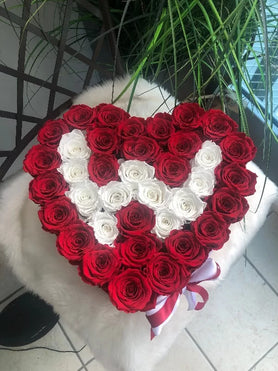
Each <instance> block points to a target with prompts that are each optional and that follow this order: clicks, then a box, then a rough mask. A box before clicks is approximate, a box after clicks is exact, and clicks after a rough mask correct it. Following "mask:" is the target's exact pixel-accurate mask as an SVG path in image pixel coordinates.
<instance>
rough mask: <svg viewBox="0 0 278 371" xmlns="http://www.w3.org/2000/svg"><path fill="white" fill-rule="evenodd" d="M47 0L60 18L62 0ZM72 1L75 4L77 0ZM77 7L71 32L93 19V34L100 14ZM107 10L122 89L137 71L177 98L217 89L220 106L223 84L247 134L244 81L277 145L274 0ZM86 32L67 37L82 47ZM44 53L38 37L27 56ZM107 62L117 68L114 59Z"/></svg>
mask: <svg viewBox="0 0 278 371" xmlns="http://www.w3.org/2000/svg"><path fill="white" fill-rule="evenodd" d="M50 1H51V2H52V0H34V1H33V6H35V10H34V13H33V14H34V16H36V15H37V13H39V11H40V9H41V8H42V7H43V6H45V4H46V3H47V2H50ZM89 1H90V4H91V5H93V6H95V7H98V6H99V1H97V0H89ZM53 2H54V3H56V5H57V9H59V12H60V15H61V18H62V16H63V12H64V5H65V3H66V2H67V0H59V1H58V0H53ZM76 4H77V5H78V0H76ZM77 5H75V10H76V11H79V17H77V18H76V19H75V20H73V21H71V23H70V27H71V28H72V29H74V28H76V29H77V28H78V29H79V30H80V28H82V23H81V22H85V24H86V25H87V26H88V25H90V24H93V25H94V31H95V28H96V26H97V25H99V27H100V21H99V18H97V17H95V16H93V15H92V14H91V13H89V12H87V11H86V10H85V11H84V9H82V8H80V7H78V6H77ZM109 10H110V15H111V19H112V23H113V27H112V29H111V30H106V31H105V34H109V32H111V31H112V30H113V31H114V32H115V33H116V37H117V45H118V47H119V51H120V54H121V56H122V59H123V62H124V66H125V70H126V72H129V73H130V74H131V80H130V82H129V85H128V86H130V85H131V84H134V83H136V81H137V79H138V77H139V76H143V77H145V78H148V79H151V80H156V81H159V82H160V84H162V85H168V87H169V86H170V88H171V89H170V90H171V92H172V93H173V94H175V96H176V97H178V98H182V99H187V100H191V101H198V102H199V103H201V104H205V101H204V99H203V97H204V96H206V95H208V94H216V95H218V96H219V97H220V101H221V102H222V105H223V108H224V109H225V107H224V106H225V105H224V103H225V96H226V93H227V89H228V90H229V91H232V92H233V96H234V97H235V100H236V102H237V105H238V110H239V121H240V125H241V130H243V131H245V132H247V133H248V131H249V130H248V123H247V119H246V113H245V97H244V95H243V91H242V87H243V86H244V87H245V91H247V92H248V96H249V99H250V100H251V101H252V103H253V104H254V106H256V107H257V109H258V111H259V114H260V115H261V118H262V119H263V120H264V121H265V124H266V128H267V131H266V135H267V134H268V133H270V134H271V135H272V137H273V138H274V140H275V141H276V142H278V138H277V136H276V135H275V133H274V130H273V103H272V102H273V96H272V78H273V71H274V68H273V64H274V65H277V45H278V42H277V34H278V32H277V25H278V5H277V1H275V0H230V1H226V0H135V1H134V0H125V1H123V0H114V1H110V9H109ZM32 17H33V16H32ZM61 31H62V30H61V27H60V26H59V27H54V28H53V30H51V31H49V32H48V34H49V35H50V36H57V35H58V34H59V33H60V32H61ZM94 31H93V32H94ZM87 36H88V34H86V33H85V32H84V31H83V33H82V32H81V35H80V33H76V34H72V35H71V39H70V40H68V41H69V43H76V42H79V43H80V45H82V40H83V39H85V38H87ZM90 37H91V43H92V45H93V47H94V45H95V43H96V42H97V41H98V40H99V38H100V37H101V36H99V35H98V34H96V33H95V34H94V33H92V32H90ZM46 50H47V42H46V41H41V42H40V43H39V44H38V45H36V46H35V47H34V48H33V50H32V52H31V54H32V55H33V54H36V58H35V60H36V59H37V58H39V56H40V55H42V54H43V53H44V52H46ZM275 58H276V59H275ZM30 60H31V58H30ZM250 60H252V61H253V63H254V64H255V65H256V66H257V70H258V71H259V73H260V77H261V84H262V87H263V89H264V90H265V105H266V107H265V108H266V110H265V112H266V113H265V112H264V111H263V109H262V107H261V105H260V104H259V103H258V101H257V98H256V94H255V91H254V87H253V86H252V84H251V76H250V73H249V69H248V61H250ZM27 63H28V59H27ZM106 67H107V69H110V70H113V69H114V70H115V65H113V63H111V65H110V66H108V65H107V66H106ZM32 68H34V59H33V62H32V64H31V69H32ZM72 72H73V73H74V72H75V71H72ZM276 74H277V70H276ZM192 81H193V83H192ZM184 85H188V86H190V89H189V90H190V91H189V92H188V91H187V93H186V94H181V93H180V92H181V86H184ZM128 86H127V87H126V89H127V88H128ZM115 99H117V97H115ZM130 99H132V94H131V97H130Z"/></svg>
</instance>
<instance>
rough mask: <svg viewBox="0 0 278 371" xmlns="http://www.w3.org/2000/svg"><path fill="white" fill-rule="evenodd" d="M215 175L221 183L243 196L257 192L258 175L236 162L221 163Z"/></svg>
mask: <svg viewBox="0 0 278 371" xmlns="http://www.w3.org/2000/svg"><path fill="white" fill-rule="evenodd" d="M215 175H216V179H217V182H218V184H219V185H221V184H224V185H225V186H227V187H229V188H230V189H232V190H234V191H236V192H238V193H240V194H241V195H242V196H250V195H252V194H254V193H255V186H256V179H257V175H256V174H255V173H252V171H250V170H248V169H246V168H245V167H243V166H242V165H240V164H238V163H236V162H235V163H231V164H226V165H224V166H223V165H219V166H218V167H217V168H216V169H215Z"/></svg>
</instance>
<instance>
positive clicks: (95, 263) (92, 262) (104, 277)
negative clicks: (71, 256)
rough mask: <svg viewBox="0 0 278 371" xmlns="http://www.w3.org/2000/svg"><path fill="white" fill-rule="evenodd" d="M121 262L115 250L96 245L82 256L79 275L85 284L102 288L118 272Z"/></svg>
mask: <svg viewBox="0 0 278 371" xmlns="http://www.w3.org/2000/svg"><path fill="white" fill-rule="evenodd" d="M120 267H121V262H120V258H119V255H118V253H117V250H116V249H113V248H111V247H109V246H107V245H96V248H95V249H93V250H88V251H86V252H85V253H84V255H83V260H82V265H81V266H80V274H81V277H82V278H83V279H84V281H85V282H87V283H91V284H92V285H99V286H103V285H104V284H107V283H108V282H110V281H111V279H112V277H113V276H114V275H117V274H118V273H119V271H120Z"/></svg>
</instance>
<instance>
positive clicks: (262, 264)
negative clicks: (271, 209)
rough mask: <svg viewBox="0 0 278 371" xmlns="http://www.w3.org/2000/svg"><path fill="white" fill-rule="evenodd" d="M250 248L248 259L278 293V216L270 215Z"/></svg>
mask: <svg viewBox="0 0 278 371" xmlns="http://www.w3.org/2000/svg"><path fill="white" fill-rule="evenodd" d="M249 246H250V247H249V248H248V250H247V257H248V259H250V261H251V262H252V264H254V265H255V266H256V268H257V269H258V270H259V271H260V273H261V274H262V275H263V276H264V277H265V279H266V280H267V281H268V282H269V283H270V284H271V286H272V287H273V288H274V289H275V290H276V292H278V270H277V263H278V214H276V213H272V214H270V215H269V217H268V218H267V219H266V222H265V224H264V226H263V227H262V228H261V230H260V232H259V233H258V234H257V236H256V237H255V238H254V240H253V241H252V242H251V243H250V245H249Z"/></svg>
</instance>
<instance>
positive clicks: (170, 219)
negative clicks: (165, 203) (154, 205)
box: [154, 209, 182, 239]
mask: <svg viewBox="0 0 278 371" xmlns="http://www.w3.org/2000/svg"><path fill="white" fill-rule="evenodd" d="M181 227H182V221H181V219H180V218H178V217H177V216H176V215H175V214H174V212H172V211H169V210H167V209H162V210H160V211H158V212H157V213H156V220H155V227H154V232H155V233H156V234H157V236H158V237H160V238H163V239H164V238H166V237H168V236H169V234H170V232H171V231H172V230H173V229H180V228H181Z"/></svg>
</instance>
